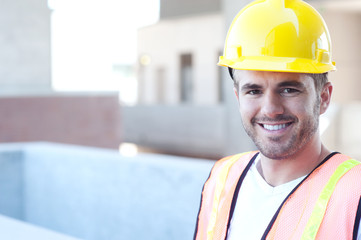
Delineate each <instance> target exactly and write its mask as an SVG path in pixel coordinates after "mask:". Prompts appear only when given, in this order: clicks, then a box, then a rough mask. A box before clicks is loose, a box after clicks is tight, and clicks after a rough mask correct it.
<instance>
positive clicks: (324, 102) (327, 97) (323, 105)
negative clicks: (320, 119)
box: [320, 82, 333, 114]
mask: <svg viewBox="0 0 361 240" xmlns="http://www.w3.org/2000/svg"><path fill="white" fill-rule="evenodd" d="M332 90H333V86H332V84H331V83H330V82H327V83H326V84H325V86H323V89H322V91H321V96H320V100H321V102H320V114H323V113H324V112H326V110H327V108H328V106H329V105H330V101H331V95H332Z"/></svg>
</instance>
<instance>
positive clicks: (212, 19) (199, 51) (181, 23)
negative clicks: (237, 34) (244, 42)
mask: <svg viewBox="0 0 361 240" xmlns="http://www.w3.org/2000/svg"><path fill="white" fill-rule="evenodd" d="M223 28H224V23H223V18H222V16H221V14H207V15H199V16H192V17H186V18H173V19H168V20H162V21H160V22H159V23H157V24H155V25H152V26H149V27H145V28H142V29H140V30H139V32H138V56H139V58H141V57H142V56H144V55H147V56H149V57H150V59H151V62H150V64H149V65H146V66H142V65H140V73H139V75H138V76H139V87H140V91H139V98H140V103H143V104H157V103H159V102H158V97H157V94H158V93H157V92H158V89H157V88H158V87H159V84H158V82H157V81H158V79H159V76H157V71H158V70H159V69H163V70H164V75H163V79H164V80H165V81H164V87H163V89H164V90H165V92H164V100H165V101H164V102H163V104H164V103H165V104H177V103H179V101H180V88H179V84H180V62H179V61H180V55H181V54H185V53H191V54H192V55H193V59H192V61H193V64H192V65H193V80H194V82H193V99H194V102H193V103H194V104H196V105H207V104H216V103H217V101H218V91H219V89H218V84H219V82H218V80H219V72H218V71H219V67H218V66H217V65H216V63H217V60H218V57H219V52H220V51H221V50H222V49H223V41H224V39H223V38H224V37H223V32H224V30H223ZM205 86H207V87H205Z"/></svg>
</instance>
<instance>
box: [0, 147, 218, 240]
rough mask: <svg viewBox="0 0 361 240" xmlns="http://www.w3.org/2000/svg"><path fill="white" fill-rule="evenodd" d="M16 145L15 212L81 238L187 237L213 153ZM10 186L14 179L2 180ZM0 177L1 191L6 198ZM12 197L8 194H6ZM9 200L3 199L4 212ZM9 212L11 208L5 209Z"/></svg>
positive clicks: (4, 149)
mask: <svg viewBox="0 0 361 240" xmlns="http://www.w3.org/2000/svg"><path fill="white" fill-rule="evenodd" d="M9 151H15V152H18V151H23V159H22V161H23V165H22V168H23V176H22V177H23V188H22V193H19V195H18V197H17V198H22V199H23V200H22V207H21V208H20V209H22V213H21V214H20V216H23V217H22V219H21V220H24V221H26V222H29V223H32V224H35V225H38V226H41V227H45V228H48V229H51V230H53V231H57V232H61V233H64V234H68V235H71V236H74V237H78V238H82V239H90V240H91V239H107V240H108V239H109V240H111V239H129V240H133V239H134V240H139V239H156V240H169V239H172V240H184V239H191V238H192V236H193V231H194V227H195V222H196V216H197V213H198V208H199V203H200V193H201V189H202V185H203V183H204V181H205V180H206V179H207V177H208V174H209V171H210V168H211V167H212V165H213V162H212V161H207V160H199V159H198V160H195V159H190V158H180V157H172V156H166V155H137V156H135V157H124V156H121V155H119V154H118V153H117V152H116V151H110V150H104V149H103V150H102V149H94V148H85V147H77V146H69V145H54V144H44V143H42V144H41V143H34V144H18V145H16V144H15V145H14V144H2V145H0V153H1V154H0V159H3V160H8V161H11V159H7V157H9V155H7V154H3V153H4V152H9ZM13 183H14V187H15V188H17V182H16V181H11V179H10V181H8V184H9V185H11V184H13ZM1 186H2V185H1V184H0V196H2V198H8V201H11V200H12V197H13V196H9V195H7V194H6V191H7V189H6V188H2V187H1ZM10 198H11V199H10ZM8 207H9V204H7V205H6V204H5V205H2V202H0V213H4V214H6V211H7V210H6V208H8ZM7 214H8V215H9V216H10V217H18V215H16V214H13V215H12V214H11V212H10V213H9V212H8V213H7Z"/></svg>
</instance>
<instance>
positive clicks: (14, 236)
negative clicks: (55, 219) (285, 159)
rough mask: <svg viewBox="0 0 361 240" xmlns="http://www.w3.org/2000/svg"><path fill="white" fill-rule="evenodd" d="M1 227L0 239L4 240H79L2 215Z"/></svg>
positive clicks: (0, 218)
mask: <svg viewBox="0 0 361 240" xmlns="http://www.w3.org/2000/svg"><path fill="white" fill-rule="evenodd" d="M0 226H1V231H0V239H2V240H19V239H26V240H43V239H44V240H45V239H51V240H77V239H78V238H73V237H70V236H66V235H64V234H60V233H57V232H54V231H50V230H48V229H45V228H41V227H38V226H35V225H32V224H28V223H25V222H23V221H19V220H16V219H13V218H9V217H6V216H2V215H0ZM78 240H79V239H78Z"/></svg>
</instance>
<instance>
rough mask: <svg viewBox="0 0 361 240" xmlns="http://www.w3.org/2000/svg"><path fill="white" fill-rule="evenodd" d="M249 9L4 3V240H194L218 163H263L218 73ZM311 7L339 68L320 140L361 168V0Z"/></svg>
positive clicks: (199, 0)
mask: <svg viewBox="0 0 361 240" xmlns="http://www.w3.org/2000/svg"><path fill="white" fill-rule="evenodd" d="M249 2H251V1H250V0H131V1H126V0H88V1H86V0H0V3H1V8H0V16H1V18H0V19H1V20H0V49H1V53H2V54H0V116H1V117H0V142H1V144H0V227H1V231H0V239H37V240H38V239H52V240H66V239H68V240H70V239H94V240H95V239H99V240H104V239H107V240H108V239H129V240H139V239H156V240H169V239H172V240H184V239H191V238H192V235H193V230H194V224H195V221H196V215H197V212H198V206H199V200H200V192H201V189H202V185H203V183H204V181H205V180H206V178H207V177H208V174H209V170H210V168H211V167H212V165H213V163H214V160H216V159H219V158H221V157H223V156H227V155H230V154H234V153H238V152H243V151H249V150H252V149H255V147H254V145H253V144H252V143H251V141H250V140H249V138H248V137H247V135H246V134H245V133H244V131H243V129H242V124H241V121H240V116H239V111H238V108H237V101H236V98H235V96H234V93H233V90H232V82H231V80H230V77H229V75H228V73H227V71H226V70H225V69H223V68H220V67H218V66H217V65H216V63H217V61H218V57H219V56H220V55H221V54H222V50H223V44H224V40H225V36H226V31H227V29H228V26H229V25H230V23H231V20H232V19H233V17H234V16H235V14H236V13H237V12H238V11H239V10H240V9H241V8H242V7H243V6H245V5H246V4H247V3H249ZM307 2H309V3H310V4H312V5H313V6H314V7H315V8H316V9H317V10H318V11H319V12H320V13H321V14H322V15H323V17H324V18H325V20H326V22H327V24H328V28H329V30H330V34H331V37H332V40H333V42H332V43H333V50H334V51H333V58H334V61H336V66H337V68H338V70H337V71H336V72H333V73H331V74H330V80H331V82H332V84H333V85H334V92H333V98H332V104H331V106H330V108H329V109H328V111H327V112H326V113H325V114H323V115H322V117H321V121H320V130H321V137H322V139H323V142H324V143H325V145H326V146H327V147H328V148H329V149H331V150H334V151H340V152H342V153H345V154H348V155H350V156H352V157H354V158H356V159H361V151H360V145H361V137H360V134H359V131H358V129H357V126H358V124H359V122H361V94H360V91H359V89H361V80H360V76H361V68H360V67H359V66H360V64H361V54H360V52H361V47H360V46H361V45H360V42H361V28H360V25H361V0H342V1H341V0H314V1H307ZM29 223H30V224H31V225H29ZM5 230H7V231H5Z"/></svg>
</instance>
